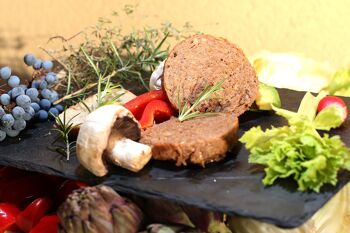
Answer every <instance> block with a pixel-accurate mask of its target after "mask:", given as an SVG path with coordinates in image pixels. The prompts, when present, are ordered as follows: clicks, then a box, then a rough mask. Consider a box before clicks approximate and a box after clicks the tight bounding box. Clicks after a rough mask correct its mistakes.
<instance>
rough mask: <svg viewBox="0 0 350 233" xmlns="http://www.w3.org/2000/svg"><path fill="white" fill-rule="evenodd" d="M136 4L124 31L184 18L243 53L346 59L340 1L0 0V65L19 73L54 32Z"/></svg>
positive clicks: (348, 46)
mask: <svg viewBox="0 0 350 233" xmlns="http://www.w3.org/2000/svg"><path fill="white" fill-rule="evenodd" d="M125 4H137V5H138V6H137V10H136V12H135V13H134V16H133V17H132V18H131V19H130V18H129V17H128V18H126V17H124V16H121V17H119V21H118V22H116V23H119V24H121V25H123V28H125V29H126V30H129V29H131V28H132V27H138V26H140V25H145V24H148V25H160V23H161V22H163V21H166V20H167V21H170V22H172V23H173V24H174V25H176V26H182V25H183V24H184V23H185V22H187V21H188V22H190V23H191V24H192V25H193V26H194V27H195V29H198V30H200V31H202V32H204V33H209V34H213V35H216V36H223V37H226V38H228V39H229V40H231V41H233V42H235V43H236V44H238V45H239V46H240V47H242V49H243V50H244V51H245V53H246V54H247V55H252V54H254V53H256V52H259V51H261V50H270V51H273V52H295V53H299V54H302V55H304V56H307V57H311V58H314V59H317V60H320V61H329V62H330V63H331V64H333V65H335V66H345V65H348V64H350V53H349V51H350V30H349V26H350V1H348V0H308V1H303V0H280V1H277V0H245V1H243V0H215V1H214V0H176V1H175V0H171V1H170V0H168V1H166V0H142V1H141V0H140V1H137V0H131V1H130V0H129V1H126V0H61V1H58V0H31V1H27V0H0V66H1V65H5V64H10V65H14V66H17V69H19V72H21V71H25V70H24V69H25V68H24V67H23V66H21V65H20V64H21V63H22V57H23V55H24V54H25V53H26V52H32V53H34V54H39V55H40V56H46V55H45V54H44V53H43V52H42V51H41V50H40V49H38V47H39V46H44V47H47V48H50V47H55V45H54V44H47V41H48V38H50V37H52V36H56V35H62V36H64V37H70V36H72V35H74V34H75V33H77V32H79V31H81V30H83V29H84V28H86V27H88V26H91V25H94V24H95V23H96V22H97V20H98V18H99V17H108V16H110V15H111V13H112V11H114V10H116V11H120V9H122V8H123V6H124V5H125Z"/></svg>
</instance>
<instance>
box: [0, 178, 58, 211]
mask: <svg viewBox="0 0 350 233" xmlns="http://www.w3.org/2000/svg"><path fill="white" fill-rule="evenodd" d="M51 193H52V185H51V184H50V183H49V182H48V181H47V180H46V179H45V178H44V177H43V176H42V175H37V174H35V175H33V174H31V175H30V176H24V177H21V178H19V179H15V180H13V181H10V182H5V181H4V182H0V201H1V202H9V203H12V204H15V205H16V206H19V207H23V208H24V207H26V206H27V205H28V203H30V202H32V201H33V200H35V199H36V198H38V197H42V196H46V195H50V194H51Z"/></svg>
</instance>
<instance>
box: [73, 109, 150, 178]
mask: <svg viewBox="0 0 350 233" xmlns="http://www.w3.org/2000/svg"><path fill="white" fill-rule="evenodd" d="M140 137H141V127H140V124H139V123H138V121H137V120H136V119H135V118H134V116H133V115H132V113H131V112H130V111H129V110H127V109H126V108H124V107H122V106H120V105H106V106H103V107H100V108H98V109H97V110H95V111H93V112H92V113H90V114H89V115H88V116H87V118H86V120H85V122H84V123H83V124H82V125H81V127H80V131H79V134H78V138H77V157H78V159H79V161H80V163H81V165H82V166H84V167H85V168H86V169H88V170H89V171H90V172H92V173H93V174H95V175H96V176H104V175H106V174H107V173H108V170H107V167H106V164H105V163H106V161H105V160H106V159H108V160H110V161H111V162H113V163H114V164H117V165H119V166H121V167H123V168H126V169H128V170H131V171H134V172H137V171H139V170H140V169H142V168H143V167H144V166H145V165H146V164H147V162H148V161H149V160H150V159H151V147H149V146H147V145H144V144H141V143H138V142H136V141H137V140H139V139H140ZM105 157H106V158H105Z"/></svg>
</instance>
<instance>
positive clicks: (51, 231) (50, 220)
mask: <svg viewBox="0 0 350 233" xmlns="http://www.w3.org/2000/svg"><path fill="white" fill-rule="evenodd" d="M59 222H60V219H59V218H58V216H57V215H48V216H45V217H43V218H42V219H41V220H40V221H39V223H38V224H36V226H35V227H33V228H32V229H31V230H30V232H29V233H57V232H58V231H57V228H58V224H59Z"/></svg>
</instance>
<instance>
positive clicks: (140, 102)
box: [124, 90, 168, 120]
mask: <svg viewBox="0 0 350 233" xmlns="http://www.w3.org/2000/svg"><path fill="white" fill-rule="evenodd" d="M167 99H168V97H167V96H166V94H165V93H164V91H163V90H155V91H150V92H147V93H144V94H142V95H139V96H137V97H136V98H135V99H132V100H130V101H129V102H127V103H126V104H124V107H125V108H127V109H129V111H130V112H131V113H132V114H133V115H134V117H135V118H136V119H137V120H140V119H141V116H142V113H143V110H144V109H145V107H146V106H147V104H148V103H149V102H151V101H152V100H164V101H167Z"/></svg>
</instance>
